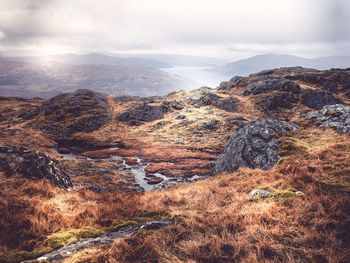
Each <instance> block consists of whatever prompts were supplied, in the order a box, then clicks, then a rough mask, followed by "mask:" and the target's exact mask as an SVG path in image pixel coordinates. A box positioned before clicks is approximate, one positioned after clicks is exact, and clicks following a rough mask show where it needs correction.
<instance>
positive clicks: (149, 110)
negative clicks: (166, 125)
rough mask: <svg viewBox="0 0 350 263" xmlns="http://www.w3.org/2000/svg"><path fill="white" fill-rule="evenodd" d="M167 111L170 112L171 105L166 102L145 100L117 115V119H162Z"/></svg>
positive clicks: (124, 120)
mask: <svg viewBox="0 0 350 263" xmlns="http://www.w3.org/2000/svg"><path fill="white" fill-rule="evenodd" d="M167 112H169V107H168V106H167V105H165V104H161V105H152V104H148V103H146V102H145V103H142V104H139V105H136V106H135V107H133V108H131V109H128V110H126V111H125V112H122V113H120V114H119V115H118V116H117V120H119V121H123V122H129V121H131V120H135V121H146V122H149V121H154V120H158V119H161V118H162V117H163V115H164V114H165V113H167Z"/></svg>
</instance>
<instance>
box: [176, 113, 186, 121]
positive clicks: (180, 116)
mask: <svg viewBox="0 0 350 263" xmlns="http://www.w3.org/2000/svg"><path fill="white" fill-rule="evenodd" d="M176 119H177V120H184V119H186V115H183V114H179V115H177V116H176Z"/></svg>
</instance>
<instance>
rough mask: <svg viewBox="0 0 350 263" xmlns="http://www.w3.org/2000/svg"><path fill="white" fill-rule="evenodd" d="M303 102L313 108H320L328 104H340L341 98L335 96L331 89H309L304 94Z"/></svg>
mask: <svg viewBox="0 0 350 263" xmlns="http://www.w3.org/2000/svg"><path fill="white" fill-rule="evenodd" d="M302 102H303V104H304V105H305V106H307V107H309V108H311V109H316V110H320V109H322V107H323V106H326V105H333V104H340V103H341V100H339V99H337V98H335V97H334V96H333V94H332V93H330V92H329V91H314V90H307V91H305V92H304V94H303V95H302Z"/></svg>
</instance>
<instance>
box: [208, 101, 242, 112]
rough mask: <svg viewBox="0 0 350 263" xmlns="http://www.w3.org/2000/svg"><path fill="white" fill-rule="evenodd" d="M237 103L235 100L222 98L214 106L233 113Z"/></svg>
mask: <svg viewBox="0 0 350 263" xmlns="http://www.w3.org/2000/svg"><path fill="white" fill-rule="evenodd" d="M237 103H238V100H237V99H235V98H223V99H218V100H217V101H216V103H214V106H216V107H217V108H219V109H221V110H224V111H227V112H234V111H236V109H237Z"/></svg>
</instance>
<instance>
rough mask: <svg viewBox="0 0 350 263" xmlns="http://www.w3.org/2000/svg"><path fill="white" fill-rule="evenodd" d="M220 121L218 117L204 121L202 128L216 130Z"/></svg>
mask: <svg viewBox="0 0 350 263" xmlns="http://www.w3.org/2000/svg"><path fill="white" fill-rule="evenodd" d="M219 123H220V121H218V120H216V119H213V120H210V121H208V122H206V123H204V124H203V125H202V128H203V129H206V130H214V129H216V128H217V126H218V124H219Z"/></svg>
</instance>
